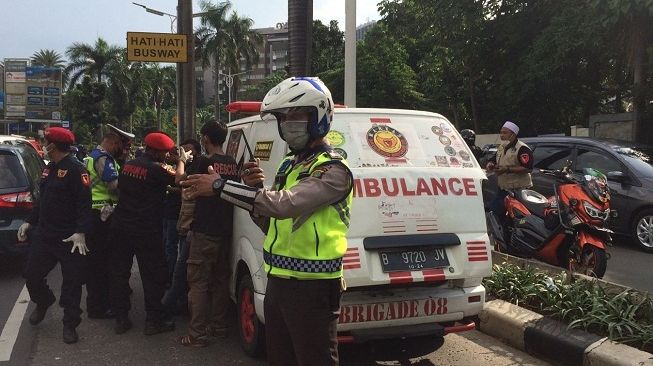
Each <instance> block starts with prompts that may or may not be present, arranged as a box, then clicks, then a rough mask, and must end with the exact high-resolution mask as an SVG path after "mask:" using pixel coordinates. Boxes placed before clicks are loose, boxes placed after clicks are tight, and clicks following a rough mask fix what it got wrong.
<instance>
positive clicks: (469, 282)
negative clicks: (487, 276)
mask: <svg viewBox="0 0 653 366" xmlns="http://www.w3.org/2000/svg"><path fill="white" fill-rule="evenodd" d="M482 280H483V279H482V278H479V277H472V278H460V279H456V280H449V288H454V287H458V288H464V287H476V286H480V285H481V281H482Z"/></svg>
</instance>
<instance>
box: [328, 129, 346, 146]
mask: <svg viewBox="0 0 653 366" xmlns="http://www.w3.org/2000/svg"><path fill="white" fill-rule="evenodd" d="M326 138H327V141H329V144H330V145H331V146H333V147H338V146H342V145H343V144H344V143H345V135H343V134H342V132H340V131H336V130H331V131H329V133H327V135H326Z"/></svg>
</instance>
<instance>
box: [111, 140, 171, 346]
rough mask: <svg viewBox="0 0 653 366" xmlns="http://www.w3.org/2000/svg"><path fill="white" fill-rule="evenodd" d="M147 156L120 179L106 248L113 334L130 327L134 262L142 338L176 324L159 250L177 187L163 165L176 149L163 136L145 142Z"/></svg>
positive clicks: (130, 163)
mask: <svg viewBox="0 0 653 366" xmlns="http://www.w3.org/2000/svg"><path fill="white" fill-rule="evenodd" d="M145 146H146V149H145V152H144V153H143V155H141V156H140V157H138V158H136V159H133V160H130V161H128V162H127V163H125V166H124V167H123V168H122V171H121V172H120V176H119V178H118V186H119V187H120V200H119V201H118V205H117V206H116V209H115V210H114V212H113V214H112V216H113V217H112V221H111V229H110V231H111V233H110V239H109V240H110V242H111V245H112V248H111V259H110V272H111V278H110V298H111V308H112V309H113V311H114V312H115V313H116V325H115V328H114V331H115V332H116V334H122V333H125V332H126V331H128V330H129V329H130V328H131V327H132V323H131V321H130V320H129V317H128V313H129V309H130V307H131V305H130V300H129V277H130V276H131V267H132V258H133V257H134V254H135V255H136V259H137V260H138V269H139V272H140V274H141V280H142V282H143V292H144V296H145V311H146V318H145V329H144V331H143V333H144V334H145V335H153V334H157V333H161V332H167V331H172V330H174V323H173V322H172V321H171V320H170V319H169V317H168V315H167V314H166V313H165V311H164V309H163V305H162V304H161V298H162V297H163V293H164V292H165V286H166V281H167V278H168V269H167V265H166V258H165V253H164V248H163V244H162V243H163V241H162V240H163V238H162V222H163V205H164V198H165V195H166V187H167V186H173V185H174V184H175V171H174V170H173V169H172V167H170V166H168V165H166V164H164V163H163V162H164V161H165V159H166V155H167V154H168V152H169V151H170V149H172V148H173V147H174V142H173V141H172V139H171V138H170V137H168V136H167V135H166V134H164V133H161V132H153V133H150V134H148V135H147V136H145Z"/></svg>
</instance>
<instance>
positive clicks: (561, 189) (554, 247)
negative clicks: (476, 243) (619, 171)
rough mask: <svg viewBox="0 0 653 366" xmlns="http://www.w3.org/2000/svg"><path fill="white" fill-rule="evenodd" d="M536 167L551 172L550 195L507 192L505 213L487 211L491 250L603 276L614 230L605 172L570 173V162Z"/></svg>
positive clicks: (529, 191)
mask: <svg viewBox="0 0 653 366" xmlns="http://www.w3.org/2000/svg"><path fill="white" fill-rule="evenodd" d="M540 172H541V173H542V174H545V175H549V176H552V177H555V180H556V181H555V183H554V192H555V194H554V196H552V197H550V198H548V199H547V198H546V197H545V196H543V195H542V194H540V193H538V192H536V191H534V190H531V189H521V190H515V191H509V194H508V196H506V198H505V201H504V202H505V207H506V216H505V218H504V219H503V220H499V218H498V217H497V216H496V215H495V214H494V213H493V212H489V213H488V227H489V229H490V233H489V234H490V237H491V238H492V239H493V240H494V245H495V250H497V251H500V252H505V253H508V254H512V255H516V256H520V257H525V258H536V259H539V260H541V261H544V262H546V263H549V264H552V265H555V266H560V267H563V268H567V269H569V270H571V271H573V272H578V273H582V274H586V275H591V276H595V277H597V278H602V277H603V275H604V274H605V270H606V268H607V264H608V258H609V255H608V253H607V250H606V248H607V247H608V246H609V245H611V242H612V239H611V234H612V233H613V232H612V231H611V230H609V229H607V228H605V226H606V225H605V222H606V220H608V218H609V217H611V216H614V214H615V213H616V212H613V213H612V215H611V211H610V192H609V187H608V185H607V179H606V177H605V175H603V174H602V173H601V172H599V171H597V170H595V169H584V170H583V173H582V174H574V173H571V172H570V171H569V166H567V167H564V168H562V169H561V170H541V171H540ZM501 222H502V224H501Z"/></svg>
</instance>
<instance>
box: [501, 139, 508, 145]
mask: <svg viewBox="0 0 653 366" xmlns="http://www.w3.org/2000/svg"><path fill="white" fill-rule="evenodd" d="M509 143H510V140H501V146H506V145H508V144H509Z"/></svg>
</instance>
